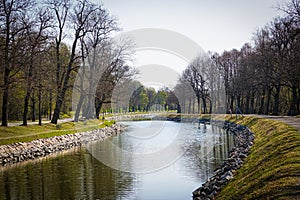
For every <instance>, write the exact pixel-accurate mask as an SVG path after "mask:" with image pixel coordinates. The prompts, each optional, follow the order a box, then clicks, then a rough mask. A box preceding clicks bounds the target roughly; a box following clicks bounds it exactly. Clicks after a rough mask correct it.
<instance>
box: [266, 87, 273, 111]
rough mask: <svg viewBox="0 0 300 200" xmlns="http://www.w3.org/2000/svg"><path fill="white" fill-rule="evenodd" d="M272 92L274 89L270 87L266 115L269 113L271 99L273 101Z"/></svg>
mask: <svg viewBox="0 0 300 200" xmlns="http://www.w3.org/2000/svg"><path fill="white" fill-rule="evenodd" d="M271 92H272V89H271V88H269V89H268V93H267V102H266V111H265V115H268V114H269V107H270V101H271Z"/></svg>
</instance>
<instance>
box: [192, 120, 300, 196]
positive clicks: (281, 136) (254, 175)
mask: <svg viewBox="0 0 300 200" xmlns="http://www.w3.org/2000/svg"><path fill="white" fill-rule="evenodd" d="M227 120H229V121H230V122H232V123H235V124H240V125H243V126H245V127H248V128H249V129H251V131H253V132H254V133H255V139H254V141H253V146H252V147H251V149H250V152H249V155H248V156H245V158H244V159H245V162H244V164H243V165H242V167H241V168H239V169H238V170H236V171H235V170H234V171H233V172H232V176H230V175H231V174H230V173H229V174H228V175H229V176H227V178H228V179H231V180H230V181H228V184H225V185H224V186H223V188H222V189H221V188H219V187H218V185H215V186H214V190H212V191H210V192H211V194H208V195H207V196H206V197H201V196H199V195H198V196H197V197H196V196H195V199H207V198H209V199H222V200H223V199H277V198H280V199H298V198H300V190H299V188H300V174H299V171H300V134H299V131H297V129H296V128H295V127H292V126H289V125H287V124H284V123H282V122H278V121H273V120H270V119H262V118H257V117H243V118H238V119H235V118H234V117H232V118H227ZM229 159H230V158H229ZM229 161H230V160H228V159H227V160H225V162H224V164H225V165H226V163H228V162H229ZM234 162H235V161H234ZM224 164H223V165H224ZM221 169H222V166H221ZM218 170H219V169H217V171H216V172H215V174H218ZM223 170H224V169H223ZM221 171H222V170H221ZM225 178H226V177H225ZM213 179H214V178H213V177H212V178H211V180H213ZM209 181H210V180H209ZM209 181H208V182H207V183H205V184H204V185H203V187H204V188H205V187H206V186H208V185H209V184H208V183H209ZM218 190H219V191H218ZM199 191H200V190H197V191H195V192H196V193H198V192H199ZM202 191H204V190H203V189H202ZM208 192H209V191H208Z"/></svg>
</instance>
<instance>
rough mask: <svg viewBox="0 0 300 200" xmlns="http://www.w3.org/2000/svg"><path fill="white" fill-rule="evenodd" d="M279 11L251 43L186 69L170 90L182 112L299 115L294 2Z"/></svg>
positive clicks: (298, 19)
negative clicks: (176, 98) (280, 13)
mask: <svg viewBox="0 0 300 200" xmlns="http://www.w3.org/2000/svg"><path fill="white" fill-rule="evenodd" d="M279 9H280V10H281V11H283V12H284V15H283V16H282V17H277V18H275V19H274V20H273V21H272V22H270V23H269V24H268V25H266V26H265V27H264V28H262V29H260V30H258V31H257V33H256V34H255V36H254V39H253V43H252V44H250V43H246V44H245V45H244V46H243V47H242V48H241V49H240V50H236V49H233V50H231V51H225V52H223V53H222V54H221V55H219V54H217V53H210V54H207V55H200V56H198V57H197V58H196V59H194V60H193V61H192V62H191V63H190V64H189V66H188V67H187V68H186V70H185V71H184V72H183V74H182V76H181V79H180V81H179V83H178V84H177V86H176V87H175V89H174V92H175V93H177V94H181V95H179V97H182V98H181V100H180V102H181V105H182V107H183V112H187V113H194V112H198V113H207V112H209V113H211V112H220V111H221V112H222V110H223V111H224V110H225V109H226V110H227V112H235V111H238V112H243V113H257V114H273V115H279V114H283V115H285V114H287V115H298V114H300V51H299V49H300V1H299V0H291V2H290V3H288V4H287V5H285V6H283V7H281V8H279ZM220 83H222V84H220ZM222 85H223V86H224V87H223V86H222ZM176 91H177V92H176ZM184 92H185V93H186V94H185V95H182V93H184ZM179 99H180V98H179ZM195 108H196V109H195ZM226 110H225V111H226Z"/></svg>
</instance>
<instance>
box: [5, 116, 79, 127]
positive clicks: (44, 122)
mask: <svg viewBox="0 0 300 200" xmlns="http://www.w3.org/2000/svg"><path fill="white" fill-rule="evenodd" d="M73 120H74V119H73V118H66V119H59V120H58V123H59V124H60V123H64V122H71V121H73ZM50 122H51V121H50V120H43V121H42V124H48V123H50ZM38 123H39V122H38V121H35V122H27V124H28V125H34V124H36V125H37V124H38ZM21 125H22V122H13V123H8V126H21Z"/></svg>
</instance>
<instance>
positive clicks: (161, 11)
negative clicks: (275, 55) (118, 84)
mask: <svg viewBox="0 0 300 200" xmlns="http://www.w3.org/2000/svg"><path fill="white" fill-rule="evenodd" d="M95 1H97V0H95ZM286 2H288V0H185V1H184V0H102V3H103V4H104V7H105V8H107V9H108V11H109V12H110V13H111V14H112V15H114V16H115V17H117V18H118V24H119V26H120V27H121V28H122V31H123V33H124V32H128V31H134V30H138V29H143V28H156V29H164V30H169V31H173V32H174V33H178V34H181V35H182V36H184V37H186V38H183V40H180V38H181V39H182V37H181V36H178V35H176V34H173V33H170V34H169V35H170V37H168V35H167V36H164V37H163V39H162V38H159V37H155V34H148V35H146V36H145V37H144V38H143V40H144V42H146V43H147V42H149V43H151V42H153V41H155V40H158V41H157V42H156V43H155V45H156V47H160V43H161V44H163V43H164V42H165V41H168V40H169V43H170V44H169V46H170V45H171V46H172V44H173V46H172V47H171V50H174V49H181V48H182V49H183V48H185V46H187V45H186V44H185V43H189V42H191V41H192V42H193V43H195V44H197V45H198V46H200V47H201V48H202V50H203V51H204V52H208V51H211V52H217V53H219V54H221V53H222V52H223V51H224V50H231V49H234V48H236V49H240V48H241V47H242V46H243V45H244V44H245V43H246V42H251V39H252V38H253V35H254V33H255V32H256V31H257V30H258V29H259V28H263V27H264V26H265V25H266V24H267V23H268V22H270V21H272V19H273V18H274V17H276V16H279V15H280V14H282V13H280V12H279V11H278V10H277V9H276V7H277V6H278V5H280V4H283V3H286ZM121 33H122V32H121ZM172 35H173V36H174V35H175V37H171V36H172ZM176 37H177V38H178V40H177V39H176ZM174 38H175V39H174ZM159 39H161V40H159ZM185 41H186V42H185ZM180 42H181V43H180ZM190 46H191V45H190ZM190 46H189V47H190ZM192 46H193V45H192ZM176 53H177V54H176ZM179 54H180V52H179ZM190 61H191V59H182V56H178V52H175V53H174V51H173V53H170V52H167V51H162V50H160V49H159V48H158V49H157V48H156V49H153V48H152V49H142V50H141V49H137V51H136V53H135V55H134V64H133V65H134V66H135V67H136V68H137V69H138V70H139V72H140V73H139V75H140V76H139V77H137V79H138V80H139V81H140V82H141V83H142V84H144V85H146V86H149V87H154V88H156V89H157V88H161V87H165V86H167V87H171V88H172V87H173V86H174V85H175V84H176V82H177V80H178V77H179V75H180V74H181V73H182V71H183V70H184V69H185V68H186V66H187V65H188V63H189V62H190Z"/></svg>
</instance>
